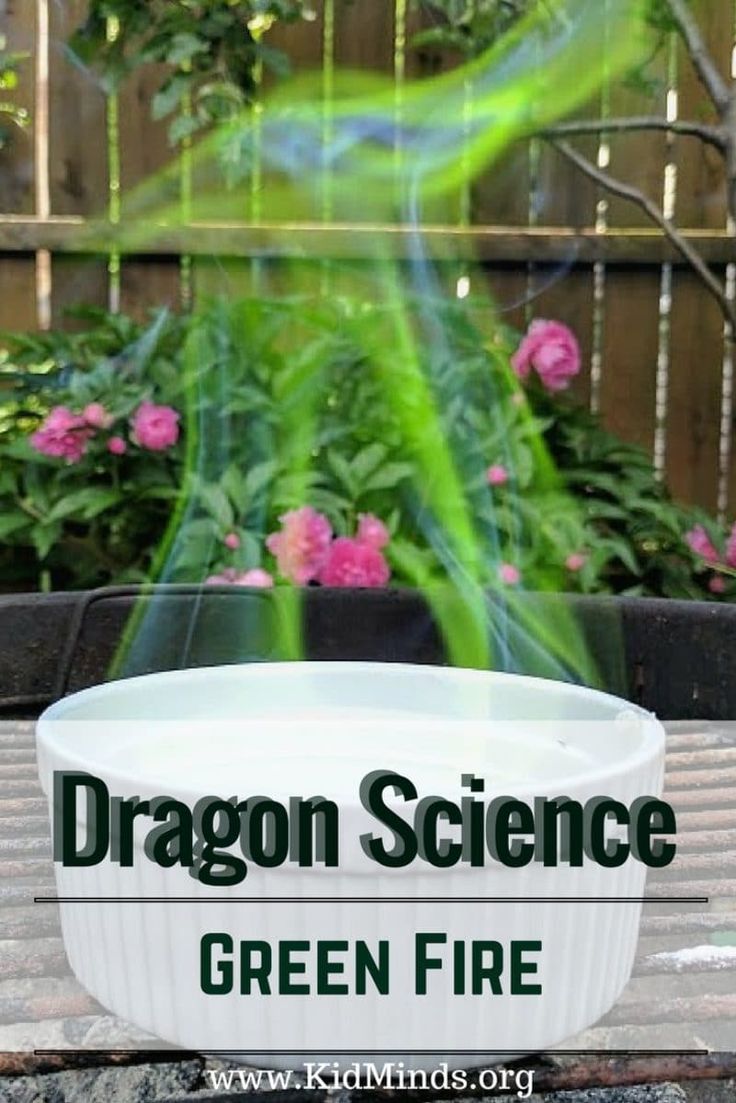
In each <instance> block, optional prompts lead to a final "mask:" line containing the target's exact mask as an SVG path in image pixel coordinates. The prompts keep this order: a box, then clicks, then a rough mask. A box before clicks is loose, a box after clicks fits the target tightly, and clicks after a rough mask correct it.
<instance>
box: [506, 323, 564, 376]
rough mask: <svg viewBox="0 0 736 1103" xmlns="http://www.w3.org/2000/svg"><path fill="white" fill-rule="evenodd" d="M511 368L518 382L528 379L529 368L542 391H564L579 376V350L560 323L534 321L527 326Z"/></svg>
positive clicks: (512, 359)
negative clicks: (540, 385) (527, 329)
mask: <svg viewBox="0 0 736 1103" xmlns="http://www.w3.org/2000/svg"><path fill="white" fill-rule="evenodd" d="M511 364H512V367H513V369H514V371H515V372H516V374H517V376H518V377H519V379H528V377H529V374H530V373H531V371H532V368H533V369H534V371H535V372H536V373H537V375H538V376H539V379H540V381H541V383H542V386H543V387H544V388H545V390H547V391H564V390H567V388H568V387H569V386H570V381H571V380H572V379H573V378H574V377H575V376H576V375H578V374H579V372H580V364H581V360H580V346H579V345H578V342H577V338H576V337H575V334H574V333H573V332H572V330H571V329H568V327H567V326H566V325H563V324H562V322H546V321H543V320H542V319H538V320H537V321H535V322H532V324H531V325H530V327H529V331H528V333H527V335H526V337H524V339H523V340H522V342H521V344H520V345H519V347H518V349H517V350H516V352H515V353H514V355H513V356H512V357H511Z"/></svg>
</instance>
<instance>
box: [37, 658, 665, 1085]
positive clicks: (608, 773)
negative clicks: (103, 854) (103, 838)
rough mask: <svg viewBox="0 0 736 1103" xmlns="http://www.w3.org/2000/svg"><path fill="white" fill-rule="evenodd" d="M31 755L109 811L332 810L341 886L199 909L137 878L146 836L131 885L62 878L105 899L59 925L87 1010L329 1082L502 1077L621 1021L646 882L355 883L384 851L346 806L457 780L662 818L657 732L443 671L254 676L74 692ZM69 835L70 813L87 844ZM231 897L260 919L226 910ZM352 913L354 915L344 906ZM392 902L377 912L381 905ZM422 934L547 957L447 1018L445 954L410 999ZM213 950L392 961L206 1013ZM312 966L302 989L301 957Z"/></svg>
mask: <svg viewBox="0 0 736 1103" xmlns="http://www.w3.org/2000/svg"><path fill="white" fill-rule="evenodd" d="M37 741H38V752H39V770H40V774H41V779H42V783H43V785H44V788H45V791H46V793H47V794H49V795H50V794H51V792H52V775H53V772H54V771H69V770H72V771H80V770H81V771H84V772H88V773H90V774H92V775H95V776H96V777H99V778H101V779H102V780H103V781H104V782H105V784H106V785H107V787H108V790H109V792H110V794H111V796H119V797H131V796H138V795H140V796H141V797H143V798H146V797H152V796H157V795H163V794H166V795H171V796H174V797H176V798H177V799H180V800H183V801H185V802H186V803H188V804H189V805H190V806H193V805H194V803H195V802H196V801H197V800H199V799H200V798H202V797H204V796H210V795H217V796H220V797H224V798H226V799H227V798H230V797H231V796H233V795H234V794H236V795H237V796H238V797H239V798H240V799H245V798H246V797H248V796H251V795H256V794H265V795H269V796H272V797H274V798H275V799H278V800H284V799H285V798H286V797H287V796H304V797H309V796H312V795H315V794H319V795H321V796H324V797H327V798H332V799H334V800H335V801H336V802H337V803H338V805H339V809H340V846H341V851H340V864H339V867H338V868H325V867H323V866H319V865H317V866H315V867H314V868H300V867H299V866H298V865H296V864H294V863H289V862H287V863H285V864H283V865H281V866H280V867H278V868H274V869H262V868H260V867H256V866H255V865H254V864H253V863H250V862H249V868H248V875H247V877H246V879H245V880H244V881H243V882H242V884H240V885H237V886H233V887H226V888H222V887H220V888H214V887H208V886H207V885H203V884H202V883H201V882H200V881H198V880H196V879H194V878H193V877H192V876H190V874H189V873H188V872H187V871H186V870H184V869H182V868H180V867H173V868H170V869H162V868H161V867H160V866H158V865H156V864H154V863H152V862H151V861H149V860H148V859H147V858H146V857H145V855H144V853H143V850H142V842H143V833H144V828H150V826H151V822H150V821H148V822H147V823H145V822H144V820H143V819H142V818H139V819H138V820H137V821H136V826H137V828H140V830H139V831H138V832H137V835H136V846H137V850H136V853H135V861H134V865H133V867H132V868H121V866H120V865H119V864H115V863H113V862H111V861H110V860H109V858H106V859H105V860H104V861H103V862H102V863H101V864H98V865H96V866H94V867H83V868H77V867H74V868H69V867H66V866H62V865H61V864H60V863H57V864H56V878H57V887H58V892H59V895H60V896H61V897H74V898H81V897H90V896H91V897H95V898H102V897H104V898H107V900H108V902H94V903H64V904H62V907H61V913H62V926H63V933H64V941H65V945H66V949H67V953H68V956H69V960H70V963H71V966H72V968H73V970H74V972H75V973H76V975H77V977H78V978H79V980H80V981H81V982H82V984H84V986H85V987H86V988H87V989H88V990H89V991H90V992H91V993H92V994H93V995H94V996H95V997H96V998H97V999H98V1000H99V1001H100V1002H101V1003H102V1004H103V1005H105V1006H107V1007H108V1008H110V1009H111V1010H112V1011H114V1012H115V1013H116V1014H118V1015H119V1016H121V1017H122V1018H124V1019H127V1020H129V1021H131V1022H133V1023H135V1024H136V1025H138V1026H140V1027H142V1028H144V1029H146V1030H149V1031H151V1032H152V1033H153V1034H155V1035H156V1036H158V1037H160V1038H162V1039H165V1040H166V1041H168V1042H174V1043H177V1044H179V1045H182V1046H184V1047H186V1048H191V1049H198V1050H220V1051H228V1052H235V1051H240V1052H243V1053H245V1052H246V1051H247V1053H248V1055H249V1056H248V1057H247V1061H248V1062H249V1063H261V1064H266V1065H272V1066H279V1067H293V1066H298V1065H300V1064H301V1063H302V1060H303V1059H307V1056H308V1057H309V1059H318V1058H319V1059H323V1060H325V1059H326V1060H335V1061H337V1062H338V1064H339V1065H341V1066H344V1065H346V1064H349V1063H350V1062H351V1061H353V1060H359V1059H362V1058H363V1055H365V1053H366V1051H369V1052H370V1053H371V1054H376V1055H380V1054H384V1059H385V1060H388V1059H389V1056H387V1055H388V1054H389V1053H391V1054H393V1055H394V1058H396V1059H398V1057H399V1056H400V1057H403V1058H404V1059H405V1060H407V1061H410V1062H411V1064H412V1065H413V1066H416V1067H419V1066H425V1067H429V1066H435V1065H436V1064H437V1063H438V1062H439V1061H441V1060H443V1061H447V1062H448V1063H449V1064H450V1065H451V1066H452V1067H461V1066H469V1065H472V1064H478V1063H480V1060H481V1055H482V1054H487V1055H489V1056H490V1057H492V1058H493V1059H497V1058H499V1059H500V1057H501V1055H502V1054H503V1055H511V1054H519V1053H524V1052H532V1051H537V1050H541V1049H547V1048H550V1047H552V1046H553V1045H555V1044H558V1043H560V1042H562V1041H564V1040H565V1039H567V1038H570V1037H572V1036H574V1035H575V1034H576V1033H578V1032H579V1031H580V1030H582V1029H583V1028H585V1027H587V1026H589V1025H590V1024H591V1023H593V1022H595V1021H596V1020H597V1019H598V1018H599V1017H600V1016H601V1015H603V1014H604V1013H605V1012H606V1011H607V1010H608V1009H609V1008H610V1007H611V1006H612V1005H613V1003H614V1002H615V1001H616V999H617V997H618V996H619V994H620V993H621V991H622V989H623V987H624V986H625V984H626V983H627V981H628V979H629V976H630V972H631V967H632V963H633V958H634V953H635V948H636V942H637V935H638V925H639V916H640V911H641V905H640V903H639V902H637V901H638V898H640V897H641V896H642V893H643V890H644V882H645V873H646V870H645V867H644V866H643V865H641V864H640V863H639V862H637V861H633V860H631V861H628V862H626V863H625V864H624V865H622V866H620V867H619V868H616V869H602V868H601V867H600V866H597V865H595V864H594V863H590V862H587V861H586V863H585V864H584V866H583V867H582V868H570V867H569V866H565V865H564V864H563V865H558V866H556V867H543V866H542V865H540V864H537V863H533V864H532V865H530V866H527V867H524V868H520V869H510V868H506V867H504V866H501V865H499V864H498V863H489V864H486V865H485V866H483V867H472V866H470V865H468V864H461V865H457V866H454V867H452V868H449V869H437V868H435V867H434V866H430V865H428V864H427V863H425V862H423V861H421V860H420V859H417V860H416V861H415V862H413V863H412V864H411V865H409V866H408V867H407V868H404V869H399V870H395V869H384V868H382V867H380V866H378V865H376V864H375V862H372V861H370V860H369V859H368V857H367V856H366V854H365V853H364V852H363V850H362V848H361V847H360V845H359V842H358V840H359V836H360V835H361V833H363V832H364V831H365V830H366V829H367V825H370V829H371V830H373V831H375V830H376V824H375V821H373V820H371V819H370V817H369V816H368V813H367V812H366V811H365V809H364V808H363V807H362V806H361V804H360V802H359V799H358V795H357V794H358V789H359V783H360V780H361V778H363V777H364V776H365V775H366V774H368V773H370V772H371V771H374V770H376V769H391V770H396V771H398V772H399V773H401V774H403V775H405V776H407V777H409V778H411V779H412V781H413V782H414V783H415V785H416V787H417V789H418V791H419V795H420V796H426V795H429V794H435V795H436V794H441V795H443V796H445V795H446V796H449V797H451V798H452V799H453V800H456V799H458V798H459V797H460V796H461V795H465V796H468V790H467V788H464V789H463V788H461V776H462V775H464V774H469V773H474V774H475V775H477V776H482V777H484V778H485V779H486V792H485V793H484V794H482V796H478V797H477V798H476V799H479V800H481V799H482V800H490V799H492V798H493V797H494V796H498V795H502V794H506V795H511V796H514V797H518V798H519V799H522V800H526V801H527V802H528V803H531V802H532V800H533V798H535V797H548V798H553V797H557V796H560V795H563V794H564V795H566V796H568V797H570V798H571V799H574V800H579V801H580V802H581V803H584V802H586V801H588V800H590V799H591V798H593V797H595V796H602V795H605V796H610V797H613V798H615V799H617V800H620V801H622V802H624V803H625V804H627V805H630V804H632V803H633V801H635V800H636V799H637V798H639V797H641V796H643V795H652V796H659V794H660V792H661V786H662V775H663V765H664V733H663V730H662V728H661V725H660V724H659V723H658V722H657V721H656V720H655V719H654V718H653V717H652V716H650V715H649V714H648V713H645V712H643V711H642V710H639V709H635V708H634V707H633V706H631V705H628V704H627V703H625V702H623V701H620V700H618V699H616V698H613V697H610V696H607V695H605V694H602V693H598V692H595V691H592V690H588V689H585V688H580V687H575V686H570V685H565V684H562V683H556V682H549V681H542V680H539V679H533V678H524V677H518V676H513V675H504V674H496V673H487V672H481V671H470V670H458V669H452V668H438V667H426V666H403V665H391V664H371V663H297V664H291V663H282V664H265V663H264V664H253V665H247V666H227V667H215V668H204V669H198V670H186V671H177V672H171V673H162V674H153V675H148V676H146V677H141V678H132V679H129V680H125V681H119V682H113V683H109V684H107V685H103V686H98V687H95V688H94V689H90V690H86V691H84V692H83V693H78V694H76V695H74V696H72V697H69V698H66V699H64V700H63V701H61V702H59V703H58V704H56V705H54V706H53V707H52V708H51V709H49V710H48V711H47V712H46V713H44V715H43V716H42V717H41V719H40V720H39V723H38V731H37ZM395 807H397V808H399V807H401V808H403V809H404V810H406V808H407V806H406V805H402V803H401V802H397V803H396V804H395ZM413 807H414V806H413V805H411V806H409V808H410V809H411V808H413ZM84 819H85V817H84V814H83V813H82V812H80V813H79V815H78V823H79V824H80V825H81V827H80V830H81V829H82V827H83V826H84ZM121 897H127V898H136V900H135V902H134V901H133V900H129V901H128V902H121V901H120V899H119V898H121ZM144 897H145V898H148V902H145V903H144V902H142V901H140V899H139V898H144ZM172 897H186V898H192V899H194V900H195V901H196V902H191V903H183V902H174V901H172V900H171V899H170V898H172ZM246 897H247V898H249V900H252V902H242V901H243V898H246ZM314 897H322V898H327V899H328V900H329V901H330V902H327V900H324V901H323V902H315V901H314V899H313V898H314ZM359 897H362V898H370V899H369V900H363V901H362V902H360V901H359V902H357V903H356V902H355V900H356V898H359ZM386 897H390V898H391V900H392V902H391V903H382V902H380V901H381V900H382V899H385V898H386ZM563 897H564V898H574V899H576V900H579V899H580V898H585V899H586V901H588V902H578V903H572V902H563V901H561V900H560V898H563ZM109 898H116V899H115V900H114V901H112V902H110V900H109ZM279 898H281V899H279ZM284 898H287V900H288V901H289V902H285V901H284ZM305 898H309V899H305ZM427 898H431V902H427ZM483 898H493V901H488V900H485V899H483ZM498 898H503V902H500V901H499V899H498ZM539 898H544V899H542V900H540V899H539ZM609 898H617V900H618V898H627V901H628V902H625V903H620V902H615V901H614V900H610V899H609ZM530 899H532V900H533V901H534V902H533V903H532V902H529V901H530ZM594 900H595V901H598V902H593V901H594ZM419 931H424V932H440V933H446V934H447V935H448V940H449V941H448V946H449V943H450V942H453V941H466V942H469V941H470V940H473V939H492V940H494V941H497V942H500V943H501V944H502V945H503V946H504V947H506V946H507V945H508V943H510V942H511V941H513V940H541V941H542V944H543V950H542V952H541V954H540V955H538V957H539V963H540V972H539V978H538V979H539V980H540V981H541V983H542V988H543V991H542V994H541V995H534V996H530V995H524V996H519V995H511V994H509V993H508V992H507V991H506V990H504V993H503V994H501V995H492V994H490V993H489V992H488V991H486V992H485V993H484V994H483V995H478V996H472V995H471V996H459V995H455V994H453V992H452V980H451V957H450V952H449V949H448V950H447V952H445V949H444V948H440V949H438V951H437V952H438V953H441V954H442V955H443V960H444V959H445V958H446V960H445V961H444V965H443V968H442V969H441V970H437V971H435V972H433V973H432V977H431V980H432V986H431V988H430V994H429V995H427V996H418V995H416V994H415V991H414V976H413V951H414V945H415V943H414V939H415V935H416V933H417V932H419ZM208 932H224V933H229V934H231V935H232V937H233V938H234V940H235V943H236V945H237V943H238V940H239V939H246V940H260V941H265V942H270V943H271V944H272V945H273V944H275V943H276V942H277V941H278V940H289V939H302V940H304V939H313V940H318V939H322V940H338V941H340V940H344V941H348V942H349V943H351V944H352V942H353V941H354V940H356V939H363V940H364V941H365V942H366V943H367V944H368V945H370V946H371V947H376V946H377V944H378V941H379V940H381V939H384V940H388V941H389V943H390V953H391V987H390V992H389V993H388V994H383V995H381V994H378V993H376V992H374V991H369V992H368V993H367V994H365V995H362V996H356V995H354V994H350V995H338V994H329V995H319V996H315V995H314V994H313V993H311V994H309V995H279V994H276V993H272V994H271V995H266V994H261V993H258V994H252V995H247V996H244V995H241V994H240V993H239V992H238V991H237V983H236V986H235V990H234V991H233V992H232V993H229V994H222V995H205V994H204V993H203V992H202V991H201V987H200V973H199V953H200V943H201V939H202V937H203V935H204V934H206V933H208ZM304 957H305V960H306V963H307V974H306V978H307V979H308V981H309V982H310V983H311V984H312V986H314V975H313V964H314V962H313V956H312V955H311V953H310V954H307V955H304ZM345 960H346V963H349V962H350V961H351V958H350V955H347V957H346V958H345ZM349 978H350V972H349V971H348V979H349ZM300 979H301V978H300ZM274 983H275V982H274ZM420 1050H421V1051H424V1052H423V1054H419V1053H417V1051H420ZM287 1051H288V1052H287ZM244 1059H245V1058H244Z"/></svg>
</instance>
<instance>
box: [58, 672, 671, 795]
mask: <svg viewBox="0 0 736 1103" xmlns="http://www.w3.org/2000/svg"><path fill="white" fill-rule="evenodd" d="M290 670H298V671H299V672H300V673H302V674H304V673H306V672H308V671H310V670H311V671H315V672H316V673H318V674H321V675H326V676H330V677H334V676H351V675H353V674H369V675H371V676H374V677H375V676H376V675H377V674H380V675H381V676H382V677H386V678H406V677H418V678H421V677H422V676H427V675H429V676H432V677H440V678H445V679H450V680H451V681H454V682H476V683H486V684H491V685H492V684H494V683H495V684H499V685H504V686H513V687H514V688H515V689H518V691H519V692H520V693H522V695H523V692H524V690H525V689H530V688H533V689H534V690H535V692H537V693H541V694H543V695H544V694H549V695H558V694H560V693H562V694H564V695H568V696H570V697H572V698H573V699H574V698H576V697H578V698H581V699H586V700H588V701H590V700H591V699H593V700H595V701H598V702H599V703H600V704H602V705H604V706H606V707H607V708H610V709H611V717H610V720H607V719H601V720H597V719H596V720H590V721H588V722H589V723H591V724H599V723H601V722H603V723H612V722H614V720H615V718H616V716H620V715H622V714H633V715H634V716H636V717H638V718H639V719H640V720H642V721H643V723H642V724H641V725H640V728H639V733H638V734H639V736H640V739H639V743H638V745H637V746H636V747H635V748H634V749H633V750H630V751H629V752H628V753H627V754H626V755H625V756H623V757H622V758H621V760H620V761H618V762H603V763H597V764H593V765H592V766H591V767H590V768H588V769H585V770H582V771H580V772H576V773H575V774H574V775H572V776H571V777H570V781H569V782H566V781H565V780H564V779H562V780H560V779H557V778H551V779H550V781H549V785H550V786H552V785H555V786H568V787H569V788H570V789H571V790H575V789H578V788H587V787H590V786H593V787H595V786H596V785H597V784H598V783H600V785H607V784H610V783H611V782H612V781H614V782H615V781H616V780H620V779H621V778H622V777H625V776H634V775H636V774H637V773H639V772H641V771H643V770H645V769H647V768H648V767H650V766H651V765H652V764H653V763H654V762H655V761H656V760H657V759H658V758H659V759H660V761H661V762H662V764H663V760H664V748H665V732H664V728H663V727H662V724H661V722H660V721H659V720H658V719H657V717H656V716H655V715H654V714H653V713H651V712H649V711H647V710H646V709H643V708H642V707H641V706H639V705H635V704H632V703H631V702H629V701H627V700H625V699H624V698H620V697H616V696H615V695H613V694H610V693H606V692H604V691H602V690H597V689H591V688H589V687H588V686H581V685H576V684H575V683H569V682H561V681H555V680H552V679H546V678H538V677H532V676H529V675H523V674H510V673H506V672H502V671H489V670H477V669H470V668H465V667H450V666H436V665H431V664H418V663H384V662H365V661H358V662H352V661H350V660H345V661H329V662H306V661H303V662H252V663H231V664H220V665H217V666H204V667H195V668H186V669H181V670H169V671H159V672H155V673H150V674H143V675H137V676H135V677H132V678H121V679H117V680H115V681H111V682H104V683H101V684H100V685H96V686H91V687H89V688H87V689H84V690H80V691H79V692H77V693H74V694H71V695H69V696H68V697H64V698H62V699H61V700H59V701H57V702H56V703H55V704H53V705H51V706H50V707H49V708H47V709H46V710H45V711H44V712H43V713H42V714H41V716H40V717H39V719H38V721H37V725H36V741H37V744H38V745H39V746H40V747H42V748H43V751H44V753H47V754H49V755H52V756H56V757H59V758H61V759H63V760H65V761H66V762H68V763H69V764H70V765H75V766H76V767H77V768H79V769H81V770H85V769H87V770H88V769H89V766H90V763H89V761H85V760H82V759H78V758H77V756H76V755H75V754H74V753H73V752H70V748H69V746H68V743H66V742H65V741H64V739H63V733H62V729H61V728H60V727H59V726H58V722H59V721H71V722H74V723H79V722H82V723H84V722H88V720H85V717H83V716H80V717H74V716H69V715H68V714H69V713H70V712H73V711H74V710H76V709H77V707H78V706H79V705H80V704H81V705H84V704H85V703H86V702H88V701H89V702H91V701H95V700H97V699H99V698H110V697H112V698H115V697H127V696H129V695H130V693H131V692H133V693H135V691H136V690H137V689H139V688H145V687H146V686H149V685H151V684H153V683H155V684H156V685H166V684H169V685H171V686H172V687H176V685H177V684H180V683H181V682H182V681H184V680H186V682H187V683H188V684H189V683H191V681H192V680H194V681H206V680H207V679H208V678H211V677H212V675H213V673H215V674H217V675H218V676H220V677H222V676H224V677H226V678H241V677H243V675H246V676H253V677H260V678H272V677H281V678H283V677H284V676H285V675H287V676H288V673H289V671H290ZM129 719H130V718H129ZM172 719H176V720H182V721H183V720H185V718H184V717H176V718H172ZM218 719H222V720H223V721H226V720H227V719H228V718H227V717H226V716H224V717H222V718H218ZM245 719H247V717H246V718H245ZM125 721H126V718H125V717H120V718H119V719H118V718H115V717H106V718H96V719H95V720H94V722H96V723H100V724H106V723H116V722H123V723H124V722H125ZM133 722H135V721H133ZM164 722H171V721H170V720H167V719H165V718H164ZM511 722H512V723H519V722H521V723H523V722H524V717H523V716H521V717H520V718H519V721H511ZM534 722H536V723H544V721H540V720H537V721H529V723H534ZM556 722H557V721H556ZM570 722H571V723H585V721H584V720H582V721H570ZM108 777H110V778H111V779H114V780H115V782H116V783H119V782H121V781H122V782H123V783H125V784H126V785H133V786H140V784H141V778H140V776H137V775H136V774H135V773H128V772H127V771H126V770H125V769H124V768H123V769H121V767H120V764H116V765H115V766H114V767H110V768H109V772H108ZM42 780H45V779H42ZM544 785H545V783H544V781H543V779H533V780H532V781H530V782H529V783H524V784H523V785H514V786H513V795H514V796H515V797H518V798H519V799H522V798H524V797H527V796H540V795H542V792H540V789H542V790H543V789H544ZM535 787H536V791H535ZM510 788H512V787H511V786H510ZM171 789H172V790H173V789H177V790H179V791H183V787H181V786H180V785H178V786H172V787H171ZM596 791H597V792H600V793H601V794H604V793H606V792H607V790H606V789H605V788H600V787H599V788H598V789H597V790H596ZM194 794H195V789H192V790H189V789H188V787H187V796H188V797H189V796H193V795H194ZM171 795H175V794H174V793H173V791H172V794H171ZM557 795H562V793H561V792H560V793H558V794H557ZM642 795H643V794H642ZM353 806H355V807H357V799H356V800H355V801H354V802H353V801H351V802H348V804H347V805H346V806H345V811H346V812H347V811H349V809H350V808H351V807H353Z"/></svg>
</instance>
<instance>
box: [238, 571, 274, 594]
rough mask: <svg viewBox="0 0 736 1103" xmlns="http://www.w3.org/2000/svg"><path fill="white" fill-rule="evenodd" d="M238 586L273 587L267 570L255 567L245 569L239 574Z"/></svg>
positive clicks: (263, 588) (268, 588)
mask: <svg viewBox="0 0 736 1103" xmlns="http://www.w3.org/2000/svg"><path fill="white" fill-rule="evenodd" d="M238 586H253V587H254V588H255V589H258V590H270V589H272V588H273V578H272V576H271V575H270V574H269V573H268V571H264V570H262V569H261V568H260V567H255V568H254V569H253V570H252V571H246V572H245V574H242V575H241V576H240V581H239V582H238Z"/></svg>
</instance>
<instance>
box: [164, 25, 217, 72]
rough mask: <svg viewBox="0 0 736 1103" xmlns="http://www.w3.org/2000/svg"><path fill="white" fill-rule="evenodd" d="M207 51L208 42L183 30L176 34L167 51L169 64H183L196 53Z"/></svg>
mask: <svg viewBox="0 0 736 1103" xmlns="http://www.w3.org/2000/svg"><path fill="white" fill-rule="evenodd" d="M206 52H207V43H206V41H205V40H204V39H202V38H198V37H197V36H196V35H193V34H189V33H188V32H186V31H183V32H181V33H180V34H175V35H174V37H173V38H172V39H171V42H170V44H169V47H168V50H167V51H166V60H167V62H168V63H169V65H182V64H183V63H184V62H186V61H191V60H192V58H193V57H194V56H195V55H196V54H201V53H206Z"/></svg>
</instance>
